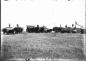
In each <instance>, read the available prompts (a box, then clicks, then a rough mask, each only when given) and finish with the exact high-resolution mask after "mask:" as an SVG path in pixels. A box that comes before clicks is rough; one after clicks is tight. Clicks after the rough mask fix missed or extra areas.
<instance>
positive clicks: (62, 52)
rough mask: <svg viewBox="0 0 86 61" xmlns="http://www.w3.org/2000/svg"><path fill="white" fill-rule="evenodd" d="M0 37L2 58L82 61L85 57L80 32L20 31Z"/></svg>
mask: <svg viewBox="0 0 86 61" xmlns="http://www.w3.org/2000/svg"><path fill="white" fill-rule="evenodd" d="M1 39H2V40H1V43H2V44H1V45H2V54H1V55H2V58H4V59H11V58H22V59H27V58H33V59H36V58H49V59H78V60H80V61H82V59H84V58H85V56H84V55H85V54H84V42H83V41H84V38H83V35H82V34H71V33H70V34H67V33H65V34H61V33H56V34H55V33H22V34H15V35H2V36H1ZM17 61H18V60H17ZM20 61H21V60H20ZM31 61H34V60H31ZM46 61H47V60H46ZM51 61H55V60H51ZM56 61H61V60H56ZM62 61H63V60H62ZM64 61H66V60H64ZM73 61H74V60H73ZM76 61H77V60H76Z"/></svg>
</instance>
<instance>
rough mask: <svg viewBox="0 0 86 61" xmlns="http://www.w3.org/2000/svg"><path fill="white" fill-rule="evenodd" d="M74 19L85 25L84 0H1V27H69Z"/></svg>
mask: <svg viewBox="0 0 86 61" xmlns="http://www.w3.org/2000/svg"><path fill="white" fill-rule="evenodd" d="M75 21H77V23H78V24H80V25H82V26H84V27H85V0H70V1H68V0H8V1H4V0H1V28H3V27H8V24H11V27H15V26H16V24H19V26H21V27H24V28H26V25H35V26H36V25H37V24H38V25H40V26H43V25H44V26H46V27H48V28H52V27H54V26H60V24H61V26H62V27H64V26H65V25H68V26H69V27H71V25H72V24H74V23H75ZM77 27H78V26H77Z"/></svg>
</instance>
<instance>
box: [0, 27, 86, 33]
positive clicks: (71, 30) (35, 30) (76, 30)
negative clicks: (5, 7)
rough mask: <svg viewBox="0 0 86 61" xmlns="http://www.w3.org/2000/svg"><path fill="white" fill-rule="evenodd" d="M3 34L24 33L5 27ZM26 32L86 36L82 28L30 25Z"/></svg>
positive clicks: (20, 30)
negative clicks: (50, 27)
mask: <svg viewBox="0 0 86 61" xmlns="http://www.w3.org/2000/svg"><path fill="white" fill-rule="evenodd" d="M2 32H3V34H19V33H22V32H23V28H22V27H19V26H18V25H17V27H14V28H13V27H5V28H3V29H2ZM26 32H28V33H50V32H55V33H58V32H59V33H81V34H86V29H82V28H75V27H73V28H72V27H65V28H63V27H53V28H52V29H49V28H47V27H45V26H41V27H40V26H39V25H37V26H31V25H28V26H27V27H26Z"/></svg>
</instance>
